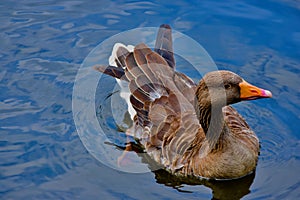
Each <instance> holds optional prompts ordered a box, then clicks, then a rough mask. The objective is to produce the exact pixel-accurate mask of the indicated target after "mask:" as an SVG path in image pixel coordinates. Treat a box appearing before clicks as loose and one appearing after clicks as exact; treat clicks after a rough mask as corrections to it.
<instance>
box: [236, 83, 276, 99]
mask: <svg viewBox="0 0 300 200" xmlns="http://www.w3.org/2000/svg"><path fill="white" fill-rule="evenodd" d="M239 86H240V98H241V100H242V101H243V100H254V99H260V98H271V97H272V93H271V92H270V91H269V90H264V89H261V88H258V87H256V86H254V85H251V84H250V83H247V82H246V81H245V80H243V81H242V82H241V83H240V84H239Z"/></svg>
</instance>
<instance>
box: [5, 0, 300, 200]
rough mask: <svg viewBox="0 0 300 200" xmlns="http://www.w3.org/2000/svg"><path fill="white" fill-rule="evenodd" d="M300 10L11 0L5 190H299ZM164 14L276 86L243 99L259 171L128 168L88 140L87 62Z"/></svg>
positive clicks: (13, 193) (279, 195) (136, 193)
mask: <svg viewBox="0 0 300 200" xmlns="http://www.w3.org/2000/svg"><path fill="white" fill-rule="evenodd" d="M299 18H300V5H299V3H298V2H297V1H292V0H290V1H289V0H285V1H279V0H273V1H271V0H266V1H258V0H257V1H226V3H223V2H219V1H193V2H190V1H188V0H185V1H182V0H179V1H144V2H138V1H104V0H103V1H101V2H100V1H99V2H96V1H58V0H52V1H37V0H28V1H2V2H1V3H0V29H1V31H0V63H1V65H0V67H1V70H0V120H1V121H0V134H1V135H0V199H211V198H212V196H213V195H214V197H215V198H220V196H218V195H220V194H221V197H223V198H225V197H228V196H229V199H234V198H235V197H233V196H231V192H232V190H235V189H232V188H235V187H238V185H241V184H246V185H247V184H248V182H249V186H247V187H246V190H245V191H244V192H242V195H240V196H238V197H236V198H243V199H297V198H298V199H299V198H300V177H299V168H300V157H299V152H300V142H299V141H300V140H299V139H300V129H299V124H300V120H299V119H300V115H299V113H300V87H299V85H300V79H299V75H300V68H299V66H300V24H299ZM162 23H168V24H170V25H171V26H172V28H173V29H175V30H177V31H180V32H182V33H184V34H186V35H188V36H190V37H191V38H193V39H194V40H196V41H197V42H199V43H200V44H201V45H202V46H203V47H204V48H205V49H206V51H207V52H208V53H209V54H210V56H211V57H212V58H213V60H214V61H215V62H216V64H217V65H218V67H219V69H229V70H231V71H234V72H236V73H238V74H240V75H241V76H242V77H244V78H245V79H247V81H248V82H251V83H253V84H255V85H258V86H260V87H262V88H266V89H268V90H271V91H272V93H273V96H274V98H272V99H266V100H259V101H255V102H245V103H240V104H238V105H236V108H237V109H238V110H239V112H240V113H241V114H242V115H243V116H244V117H245V118H246V120H247V122H248V123H249V125H250V126H251V127H252V128H253V129H254V131H255V132H256V133H257V135H258V137H259V138H260V141H261V153H260V158H259V162H258V166H257V170H256V174H255V177H250V178H248V179H249V180H248V179H247V180H243V181H242V183H235V182H231V183H228V184H227V186H228V185H230V187H226V184H223V185H222V184H218V183H206V182H204V183H203V182H202V183H199V184H193V183H185V182H181V181H180V180H176V179H175V180H174V179H173V178H174V177H171V178H169V177H168V174H164V172H161V173H152V172H148V173H140V174H133V173H125V172H120V171H118V170H114V169H111V168H109V167H107V166H106V165H103V164H102V163H101V162H99V161H97V160H96V159H95V158H94V157H93V156H91V154H89V152H88V151H87V150H86V149H85V147H84V146H83V144H82V142H81V140H80V138H79V136H78V134H77V131H76V127H75V124H74V121H73V116H72V90H73V85H74V80H75V77H76V74H77V70H78V69H79V68H80V65H81V63H82V62H83V60H84V59H85V58H86V56H87V55H88V54H89V53H90V52H91V50H92V49H94V48H95V47H96V46H97V45H98V44H99V43H100V42H102V41H103V40H105V39H107V38H109V37H110V36H112V35H115V34H117V33H119V32H122V31H125V30H129V29H133V28H137V27H146V26H150V27H157V26H159V25H160V24H162ZM137 39H138V38H137ZM190 73H191V72H190ZM199 78H200V77H199ZM95 84H97V83H95ZM95 112H96V111H95ZM247 181H248V182H247ZM220 188H221V189H220ZM230 188H231V189H230ZM236 190H238V189H236ZM220 191H221V192H224V193H218V192H220Z"/></svg>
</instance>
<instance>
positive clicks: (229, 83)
mask: <svg viewBox="0 0 300 200" xmlns="http://www.w3.org/2000/svg"><path fill="white" fill-rule="evenodd" d="M115 59H116V60H115V61H116V62H115V63H116V66H112V65H109V66H105V65H97V66H95V69H96V70H98V71H100V72H101V73H104V74H107V75H110V76H112V77H114V78H116V79H120V80H123V81H127V82H128V87H129V91H130V96H129V101H128V102H129V103H130V104H131V106H132V108H133V109H134V111H135V113H134V117H133V125H132V127H131V128H129V129H128V130H127V134H129V135H133V136H134V137H135V138H137V139H138V141H139V142H140V143H141V144H142V145H143V147H144V148H145V151H146V152H147V153H148V154H149V155H150V157H151V158H152V159H153V160H155V161H156V162H157V163H158V164H161V165H162V166H164V168H165V169H166V170H168V171H170V172H171V173H173V174H175V175H182V176H197V177H204V178H208V179H236V178H240V177H243V176H246V175H248V174H250V173H252V172H254V171H255V168H256V165H257V160H258V156H259V149H260V145H259V139H258V137H257V136H256V134H255V133H254V132H253V130H251V128H250V127H249V125H248V124H247V122H246V121H245V120H244V119H243V117H242V116H241V115H240V114H239V113H238V112H237V111H236V110H235V109H234V108H233V107H232V106H230V105H231V104H234V103H238V102H241V101H247V100H254V99H260V98H270V97H272V93H271V92H270V91H268V90H265V89H261V88H259V87H256V86H254V85H251V84H250V83H248V82H246V81H245V80H244V79H243V78H241V77H240V76H239V75H237V74H235V73H234V72H231V71H227V70H220V71H212V72H209V73H207V74H205V76H204V77H203V78H202V79H201V80H200V81H199V83H195V82H194V81H193V80H192V79H190V78H189V77H188V76H186V75H184V74H183V73H180V72H177V71H176V70H175V59H174V55H173V46H172V32H171V27H170V26H169V25H165V24H163V25H161V26H160V29H159V31H158V35H157V39H156V44H155V48H154V50H151V49H150V48H149V47H148V46H147V45H146V44H144V43H140V44H138V45H136V46H135V47H134V48H133V49H131V51H129V50H127V49H126V47H125V46H119V47H118V48H117V49H116V58H115ZM131 113H132V112H131Z"/></svg>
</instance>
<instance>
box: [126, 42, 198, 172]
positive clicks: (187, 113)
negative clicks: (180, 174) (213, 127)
mask: <svg viewBox="0 0 300 200" xmlns="http://www.w3.org/2000/svg"><path fill="white" fill-rule="evenodd" d="M125 75H126V77H127V79H128V80H129V88H130V92H131V94H132V96H131V103H132V105H133V107H134V108H135V109H136V111H137V118H136V122H137V124H138V126H141V127H144V133H143V136H142V137H141V138H139V139H140V140H141V142H142V144H143V145H144V146H145V148H146V150H147V152H148V153H149V154H150V155H152V156H153V157H154V159H156V161H157V162H159V163H162V164H164V165H165V166H168V167H169V168H170V169H172V170H176V169H179V168H181V167H182V166H183V165H184V164H183V160H182V159H183V155H184V154H185V152H186V151H187V150H188V149H189V147H190V145H191V143H192V141H193V140H194V139H195V137H196V134H197V133H198V129H199V128H200V125H199V122H198V119H197V117H196V114H195V110H194V106H193V104H192V103H191V101H190V99H191V98H192V97H193V96H194V90H193V87H191V86H192V85H190V84H186V83H185V82H186V81H188V82H189V80H190V79H188V78H187V77H184V78H182V76H180V75H178V74H177V73H176V72H175V71H174V69H173V68H171V67H170V66H169V65H168V63H167V61H166V60H165V59H164V58H162V57H161V56H160V55H159V54H157V53H156V52H153V51H151V49H149V48H148V47H147V46H146V45H145V44H139V45H137V46H136V47H135V49H134V52H133V53H131V54H129V55H128V57H127V58H126V68H125Z"/></svg>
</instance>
